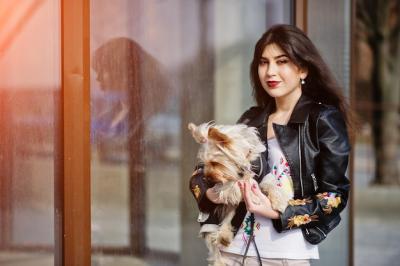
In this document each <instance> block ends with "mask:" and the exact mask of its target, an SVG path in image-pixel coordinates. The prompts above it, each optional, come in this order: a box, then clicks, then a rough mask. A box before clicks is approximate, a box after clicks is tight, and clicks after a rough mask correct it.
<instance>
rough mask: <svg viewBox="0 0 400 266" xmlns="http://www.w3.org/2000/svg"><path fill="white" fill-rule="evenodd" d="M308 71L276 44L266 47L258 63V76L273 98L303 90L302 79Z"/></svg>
mask: <svg viewBox="0 0 400 266" xmlns="http://www.w3.org/2000/svg"><path fill="white" fill-rule="evenodd" d="M306 76H307V71H305V70H302V69H300V68H299V67H297V66H296V65H295V64H294V63H293V62H292V61H291V60H290V59H289V57H288V56H287V55H286V54H285V52H284V51H283V50H282V49H281V48H280V47H279V46H278V45H276V44H269V45H267V46H266V47H265V48H264V51H263V53H262V56H261V58H260V61H259V64H258V77H259V78H260V81H261V85H262V86H263V88H264V89H265V91H266V92H267V93H268V94H269V95H270V96H271V97H273V98H281V97H287V96H289V95H291V94H292V93H297V92H298V90H300V91H301V85H300V79H305V78H306Z"/></svg>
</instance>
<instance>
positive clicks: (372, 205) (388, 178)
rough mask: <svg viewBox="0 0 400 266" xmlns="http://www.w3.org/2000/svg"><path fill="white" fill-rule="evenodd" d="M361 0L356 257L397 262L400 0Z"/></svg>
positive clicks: (399, 256)
mask: <svg viewBox="0 0 400 266" xmlns="http://www.w3.org/2000/svg"><path fill="white" fill-rule="evenodd" d="M356 2H357V5H356V11H357V13H356V17H355V20H356V23H355V29H354V31H355V32H356V33H357V34H356V41H355V43H354V45H355V47H356V49H355V62H356V70H355V71H354V72H355V90H354V93H353V97H354V104H355V110H356V113H357V115H358V118H359V120H360V121H359V122H360V130H359V132H358V134H357V135H356V142H355V156H354V184H355V193H354V245H355V246H354V262H355V265H394V264H396V263H397V261H398V260H399V259H400V254H399V252H398V251H399V249H398V248H397V246H398V243H399V239H400V233H399V230H398V229H397V228H398V225H399V222H400V215H399V213H400V189H399V184H400V168H399V165H400V134H399V133H400V130H399V129H400V111H399V110H400V77H399V73H400V33H399V30H398V29H399V27H400V3H399V1H395V0H391V1H383V2H379V3H376V2H369V1H365V0H359V1H356ZM371 17H374V19H371Z"/></svg>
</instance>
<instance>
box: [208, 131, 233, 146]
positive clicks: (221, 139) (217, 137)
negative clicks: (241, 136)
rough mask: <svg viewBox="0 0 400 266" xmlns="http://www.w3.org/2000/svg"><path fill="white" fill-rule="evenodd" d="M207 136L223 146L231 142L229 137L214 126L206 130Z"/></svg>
mask: <svg viewBox="0 0 400 266" xmlns="http://www.w3.org/2000/svg"><path fill="white" fill-rule="evenodd" d="M208 138H209V139H212V140H214V141H215V142H217V143H218V144H220V145H222V146H224V147H227V146H229V145H230V144H231V143H232V141H231V139H230V138H229V137H228V136H227V135H225V134H224V133H222V132H220V131H219V130H218V129H216V128H215V127H210V129H209V130H208Z"/></svg>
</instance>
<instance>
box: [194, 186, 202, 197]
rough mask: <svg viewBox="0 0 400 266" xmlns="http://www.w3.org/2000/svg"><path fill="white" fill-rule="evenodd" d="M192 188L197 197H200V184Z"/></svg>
mask: <svg viewBox="0 0 400 266" xmlns="http://www.w3.org/2000/svg"><path fill="white" fill-rule="evenodd" d="M192 190H193V194H194V196H195V197H196V199H198V198H199V196H200V193H201V190H200V187H199V185H196V186H195V187H194V188H192Z"/></svg>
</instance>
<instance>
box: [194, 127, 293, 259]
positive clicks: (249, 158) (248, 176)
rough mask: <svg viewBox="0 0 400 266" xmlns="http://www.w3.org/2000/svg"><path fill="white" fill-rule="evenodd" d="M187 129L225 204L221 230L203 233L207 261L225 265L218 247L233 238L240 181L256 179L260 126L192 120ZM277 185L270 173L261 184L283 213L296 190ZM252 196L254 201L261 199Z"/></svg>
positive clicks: (260, 149) (219, 210)
mask: <svg viewBox="0 0 400 266" xmlns="http://www.w3.org/2000/svg"><path fill="white" fill-rule="evenodd" d="M188 128H189V130H190V131H191V133H192V136H193V138H194V139H195V140H196V142H198V143H199V144H201V146H200V149H199V152H198V155H197V156H198V158H199V160H200V161H201V162H202V163H203V164H204V176H205V178H207V179H208V180H209V181H211V183H215V184H216V185H215V186H214V187H213V189H214V191H215V192H216V194H217V195H219V200H220V202H222V203H223V204H221V205H220V206H218V207H217V209H216V212H217V214H218V215H219V216H220V220H222V222H221V224H220V225H219V227H218V230H216V231H214V232H207V233H203V234H202V237H203V238H204V239H205V242H206V245H207V247H208V249H209V257H208V261H209V263H210V265H214V266H220V265H225V264H224V263H223V261H222V259H221V253H220V250H219V248H220V247H221V246H228V245H229V244H230V243H231V241H232V239H233V231H232V229H233V228H232V225H231V221H232V218H233V217H234V215H235V209H236V207H237V206H238V205H239V203H240V202H241V201H242V194H241V192H240V188H239V186H238V184H237V182H238V181H240V180H243V181H250V182H253V177H254V175H255V173H254V172H253V171H252V170H251V163H252V162H253V161H255V160H257V159H259V157H260V156H261V153H262V152H264V151H265V146H264V144H263V142H262V141H261V140H260V138H259V136H258V132H257V129H256V128H254V127H248V126H246V125H244V124H236V125H215V124H213V123H203V124H201V125H199V126H196V125H195V124H193V123H189V125H188ZM254 182H255V181H254ZM276 184H277V180H276V178H275V176H273V175H272V174H268V175H266V176H265V177H264V178H263V180H262V182H261V183H260V189H261V191H263V193H265V194H266V195H268V196H269V198H270V200H271V204H272V207H273V208H274V209H276V210H278V211H280V212H283V211H284V209H285V208H286V207H287V205H288V201H289V200H290V199H291V198H292V197H293V192H292V191H289V192H288V191H284V190H282V189H280V187H279V186H277V185H276ZM253 196H254V197H253V200H254V202H259V199H258V198H257V197H256V196H255V195H253Z"/></svg>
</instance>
